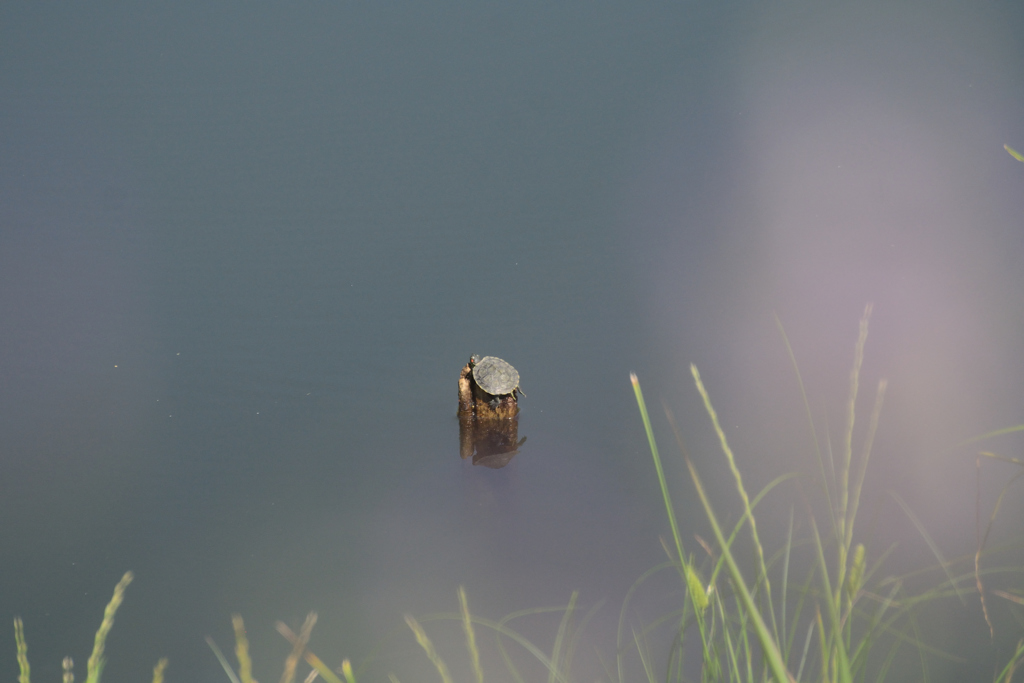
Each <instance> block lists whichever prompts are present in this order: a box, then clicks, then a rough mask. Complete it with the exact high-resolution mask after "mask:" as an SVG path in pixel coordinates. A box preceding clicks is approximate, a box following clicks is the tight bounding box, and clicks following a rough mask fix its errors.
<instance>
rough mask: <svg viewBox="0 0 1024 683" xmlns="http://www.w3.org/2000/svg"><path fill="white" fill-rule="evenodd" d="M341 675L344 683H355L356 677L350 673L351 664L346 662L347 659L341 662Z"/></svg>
mask: <svg viewBox="0 0 1024 683" xmlns="http://www.w3.org/2000/svg"><path fill="white" fill-rule="evenodd" d="M341 675H342V676H344V677H345V683H356V676H355V674H354V673H352V662H350V661H348V659H343V660H341ZM389 676H390V677H391V679H392V680H394V681H395V683H398V679H396V678H395V677H394V676H391V675H390V674H389Z"/></svg>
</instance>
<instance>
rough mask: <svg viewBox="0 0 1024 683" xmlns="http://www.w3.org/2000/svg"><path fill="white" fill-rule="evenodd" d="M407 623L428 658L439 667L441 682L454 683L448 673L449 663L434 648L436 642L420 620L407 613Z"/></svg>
mask: <svg viewBox="0 0 1024 683" xmlns="http://www.w3.org/2000/svg"><path fill="white" fill-rule="evenodd" d="M405 623H406V624H408V625H409V628H410V629H412V632H413V634H415V636H416V642H417V643H419V644H420V647H422V648H423V651H424V652H426V653H427V659H429V660H430V662H431V664H433V665H434V668H436V669H437V673H438V674H439V675H440V676H441V683H452V677H451V674H449V673H448V665H447V664H445V663H444V660H443V659H441V655H439V654H437V650H436V649H434V643H433V642H431V640H430V638H428V637H427V632H426V631H424V630H423V627H422V626H420V624H419V622H418V621H416V619H415V618H413V617H412V616H410V615H408V614H407V615H405Z"/></svg>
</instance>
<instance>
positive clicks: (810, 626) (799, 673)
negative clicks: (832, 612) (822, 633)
mask: <svg viewBox="0 0 1024 683" xmlns="http://www.w3.org/2000/svg"><path fill="white" fill-rule="evenodd" d="M819 614H820V613H819ZM814 624H815V622H813V621H812V622H811V623H810V624H808V626H807V636H806V637H805V638H804V651H803V654H801V655H800V666H798V667H797V669H796V680H798V681H799V680H800V678H801V677H802V676H803V673H804V664H806V663H807V653H808V652H809V651H810V649H811V636H813V635H814Z"/></svg>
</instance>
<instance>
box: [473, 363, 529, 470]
mask: <svg viewBox="0 0 1024 683" xmlns="http://www.w3.org/2000/svg"><path fill="white" fill-rule="evenodd" d="M458 414H459V455H461V456H462V458H463V459H466V458H472V459H473V464H474V465H483V466H485V467H490V468H493V469H498V468H499V467H504V466H505V465H507V464H508V463H509V461H510V460H512V458H513V457H514V456H515V455H516V453H518V452H519V447H520V446H521V445H523V443H525V442H526V437H525V436H524V437H523V438H522V439H520V438H519V402H518V400H517V399H516V396H515V393H514V392H513V393H511V394H504V395H501V396H494V395H491V394H488V393H487V392H486V391H484V390H483V389H481V388H480V387H479V386H478V385H477V383H476V382H475V381H474V380H473V362H472V360H470V362H469V363H466V366H465V367H464V368H462V372H461V373H459V413H458Z"/></svg>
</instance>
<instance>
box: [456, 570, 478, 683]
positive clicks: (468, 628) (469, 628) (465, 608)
mask: <svg viewBox="0 0 1024 683" xmlns="http://www.w3.org/2000/svg"><path fill="white" fill-rule="evenodd" d="M459 609H460V610H461V612H462V630H463V631H464V632H465V634H466V649H467V650H469V657H470V659H471V660H472V662H473V673H474V675H475V676H476V683H483V682H484V670H483V669H482V668H481V667H480V650H478V649H477V647H476V635H475V634H474V633H473V620H472V619H470V616H469V601H468V600H466V589H465V588H463V587H462V586H459Z"/></svg>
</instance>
